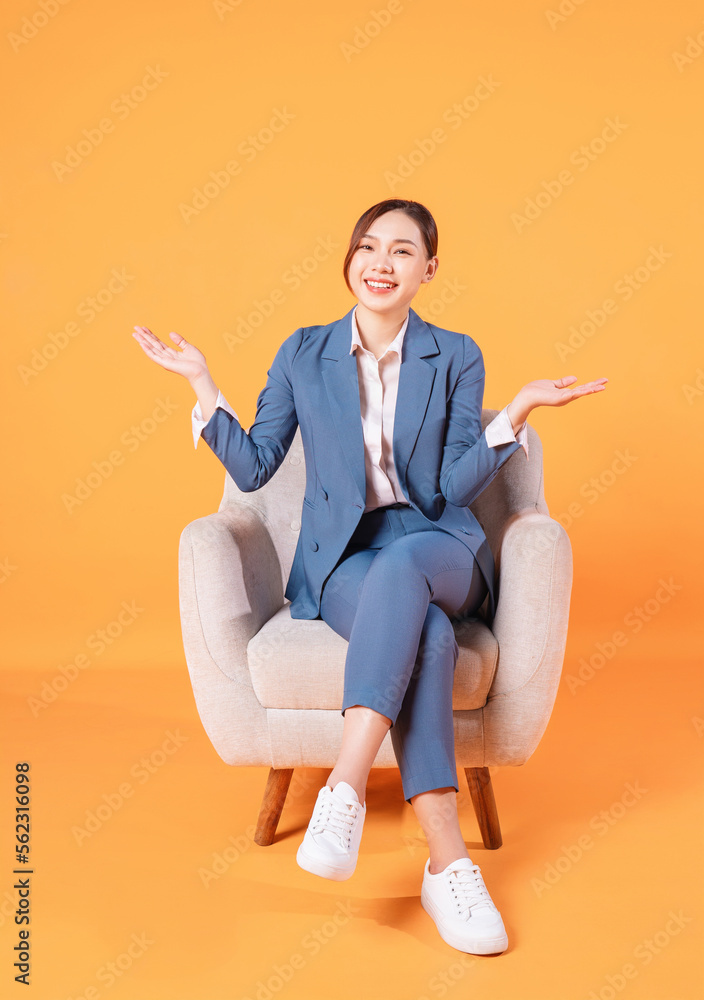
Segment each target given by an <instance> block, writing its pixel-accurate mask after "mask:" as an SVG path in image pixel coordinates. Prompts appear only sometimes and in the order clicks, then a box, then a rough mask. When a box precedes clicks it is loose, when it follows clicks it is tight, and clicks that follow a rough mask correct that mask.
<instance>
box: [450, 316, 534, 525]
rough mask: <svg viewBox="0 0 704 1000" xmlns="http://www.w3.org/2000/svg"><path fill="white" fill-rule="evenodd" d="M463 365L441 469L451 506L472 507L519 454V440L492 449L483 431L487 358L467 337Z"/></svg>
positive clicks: (451, 412) (464, 337)
mask: <svg viewBox="0 0 704 1000" xmlns="http://www.w3.org/2000/svg"><path fill="white" fill-rule="evenodd" d="M462 343H463V352H464V353H463V362H462V370H461V371H460V374H459V377H458V379H457V383H456V385H455V387H454V389H453V391H452V395H451V396H450V399H449V400H448V404H447V423H446V428H445V442H444V445H443V453H442V465H441V469H440V490H441V492H442V494H443V496H444V497H445V499H446V500H447V502H448V503H451V504H454V506H456V507H468V506H469V504H471V503H472V501H473V500H475V499H476V498H477V497H478V496H479V494H480V493H481V492H482V490H484V489H485V488H486V487H487V486H488V485H489V483H490V482H491V481H492V479H493V478H494V476H495V475H496V474H497V472H498V471H499V469H500V468H501V466H502V465H503V464H504V462H505V461H506V460H507V459H508V458H510V457H511V455H513V453H514V452H515V451H518V450H519V448H520V447H521V445H520V444H519V442H518V441H510V442H508V443H506V444H501V445H495V446H494V447H491V446H490V445H489V444H488V442H487V439H486V431H482V403H483V399H484V380H485V372H484V358H483V357H482V352H481V350H480V348H479V346H478V345H477V344H476V343H475V342H474V341H473V340H472V338H471V337H468V336H467V335H466V334H465V335H464V336H463V341H462Z"/></svg>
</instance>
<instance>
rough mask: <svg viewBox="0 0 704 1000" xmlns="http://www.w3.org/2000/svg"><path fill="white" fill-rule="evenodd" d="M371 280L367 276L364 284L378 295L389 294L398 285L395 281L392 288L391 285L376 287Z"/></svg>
mask: <svg viewBox="0 0 704 1000" xmlns="http://www.w3.org/2000/svg"><path fill="white" fill-rule="evenodd" d="M371 280H373V279H371ZM369 281H370V279H369V278H365V279H364V284H365V285H366V286H367V288H368V289H369V291H370V292H374V293H375V294H376V295H389V294H390V293H391V292H393V290H394V289H395V288H397V287H398V285H397V284H396V283H395V282H394V283H393V284H392V286H391V288H389V287H383V288H379V287H375V286H374V285H370V284H369Z"/></svg>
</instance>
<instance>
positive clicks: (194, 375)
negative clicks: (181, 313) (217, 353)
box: [132, 326, 208, 382]
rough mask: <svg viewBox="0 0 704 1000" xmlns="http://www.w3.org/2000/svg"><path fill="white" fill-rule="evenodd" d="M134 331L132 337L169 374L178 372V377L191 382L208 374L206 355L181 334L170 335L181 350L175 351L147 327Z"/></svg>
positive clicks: (139, 327)
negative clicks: (180, 376) (181, 376)
mask: <svg viewBox="0 0 704 1000" xmlns="http://www.w3.org/2000/svg"><path fill="white" fill-rule="evenodd" d="M134 329H135V332H134V333H133V334H132V336H133V337H134V338H135V340H136V341H137V343H138V344H139V345H140V346H141V348H142V350H143V351H144V353H145V354H146V355H147V357H149V358H151V359H152V361H156V363H157V364H158V365H161V367H162V368H165V369H166V370H167V371H169V372H176V374H177V375H183V377H184V378H187V379H188V381H189V382H193V381H194V380H195V379H198V378H200V377H201V376H202V375H205V374H207V372H208V364H207V362H206V360H205V355H204V354H203V353H202V352H201V351H199V350H198V348H197V347H194V346H193V344H189V343H188V341H187V340H184V338H183V337H182V336H181V335H180V334H178V333H170V334H169V336H170V337H171V339H172V340H173V342H174V344H175V345H176V347H178V348H179V350H175V348H173V347H168V346H167V345H166V344H164V343H163V342H162V341H161V340H159V338H158V337H157V336H156V335H155V334H153V333H152V332H151V330H149V329H148V328H147V327H146V326H135V328H134Z"/></svg>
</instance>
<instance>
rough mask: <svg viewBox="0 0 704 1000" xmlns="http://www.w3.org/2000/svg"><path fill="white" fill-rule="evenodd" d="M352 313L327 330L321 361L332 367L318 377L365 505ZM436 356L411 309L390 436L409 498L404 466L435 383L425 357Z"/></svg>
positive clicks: (422, 324) (429, 334) (425, 328)
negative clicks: (326, 361) (392, 429)
mask: <svg viewBox="0 0 704 1000" xmlns="http://www.w3.org/2000/svg"><path fill="white" fill-rule="evenodd" d="M353 308H354V307H353ZM352 311H353V310H352V309H350V311H349V312H348V313H347V314H346V315H345V316H343V318H342V319H340V320H338V321H337V323H335V324H334V326H333V328H332V330H331V331H330V335H329V337H328V342H327V344H326V346H325V348H324V350H323V353H322V355H321V357H323V358H329V359H332V360H334V361H335V362H336V364H334V365H329V366H324V367H323V371H322V375H323V380H324V382H325V388H326V390H327V394H328V399H329V403H330V412H331V414H332V419H333V423H334V425H335V430H336V433H337V436H338V438H339V440H340V444H341V446H342V450H343V453H344V455H345V458H346V460H347V464H348V466H349V469H350V473H351V475H352V479H353V481H354V483H355V485H356V487H357V490H358V492H359V496H360V499H361V501H362V506H364V505H365V504H366V494H367V484H366V470H365V465H364V435H363V433H362V415H361V410H360V402H359V380H358V377H357V359H356V357H355V355H354V354H350V347H351V345H352ZM438 353H439V348H438V345H437V342H436V340H435V337H434V336H433V334H432V331H431V330H430V327H429V326H428V325H427V324H426V323H425V322H424V321H423V320H422V319H421V318H420V316H419V315H418V314H417V313H416V312H415V310H413V309H409V317H408V326H407V327H406V333H405V334H404V337H403V358H402V362H401V366H400V369H399V380H398V395H397V399H396V410H395V414H394V436H393V453H394V463H395V465H396V472H397V475H398V478H399V482H400V484H401V487H402V489H403V491H404V493H405V494H406V496H408V484H407V479H406V467H407V465H408V462H409V459H410V457H411V454H412V453H413V449H414V447H415V443H416V440H417V438H418V433H419V431H420V428H421V426H422V424H423V419H424V417H425V412H426V409H427V406H428V400H429V399H430V393H431V391H432V388H433V381H434V379H435V367H434V366H433V365H430V364H428V363H427V361H423V358H425V357H430V356H432V355H435V354H438Z"/></svg>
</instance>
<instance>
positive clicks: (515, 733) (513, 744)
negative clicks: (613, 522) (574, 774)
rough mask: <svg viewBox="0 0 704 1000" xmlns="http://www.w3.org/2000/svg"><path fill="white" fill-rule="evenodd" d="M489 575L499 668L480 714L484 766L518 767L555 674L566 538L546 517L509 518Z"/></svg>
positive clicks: (567, 586) (568, 562)
mask: <svg viewBox="0 0 704 1000" xmlns="http://www.w3.org/2000/svg"><path fill="white" fill-rule="evenodd" d="M497 570H498V574H499V599H498V604H497V608H496V615H495V617H494V621H493V624H492V630H493V632H494V635H495V636H496V639H497V641H498V644H499V663H498V666H497V669H496V674H495V676H494V680H493V683H492V686H491V689H490V691H489V695H488V698H487V703H486V705H485V707H484V709H483V712H484V726H485V751H486V756H487V759H488V763H490V764H492V763H497V764H522V763H525V761H526V760H527V759H528V758H529V757H530V756H531V754H532V753H533V751H534V750H535V748H536V747H537V745H538V743H539V742H540V738H541V737H542V735H543V733H544V732H545V729H546V727H547V724H548V721H549V719H550V715H551V714H552V709H553V706H554V703H555V698H556V695H557V689H558V685H559V682H560V675H561V672H562V664H563V660H564V653H565V644H566V640H567V625H568V618H569V607H570V596H571V591H572V547H571V545H570V541H569V536H568V535H567V532H566V531H565V529H564V528H563V527H562V525H561V524H560V523H559V522H558V521H555V520H554V519H553V518H551V517H549V516H548V515H547V514H542V513H539V512H537V511H532V510H526V511H522V512H520V513H519V514H516V515H514V516H513V517H511V518H509V520H508V521H507V522H506V525H505V528H504V532H503V535H502V537H501V540H500V544H499V558H498V559H497Z"/></svg>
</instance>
